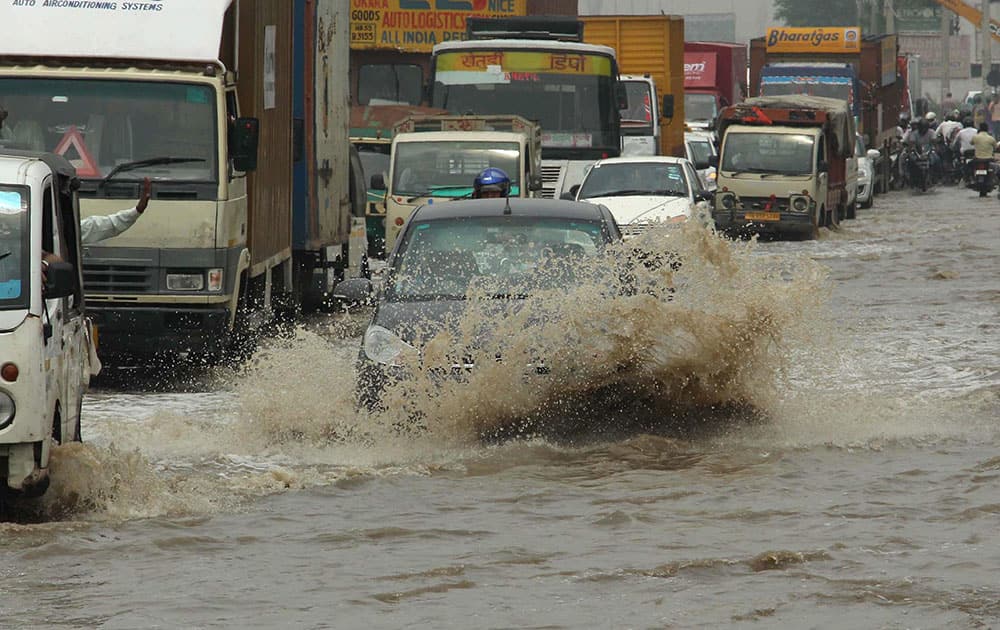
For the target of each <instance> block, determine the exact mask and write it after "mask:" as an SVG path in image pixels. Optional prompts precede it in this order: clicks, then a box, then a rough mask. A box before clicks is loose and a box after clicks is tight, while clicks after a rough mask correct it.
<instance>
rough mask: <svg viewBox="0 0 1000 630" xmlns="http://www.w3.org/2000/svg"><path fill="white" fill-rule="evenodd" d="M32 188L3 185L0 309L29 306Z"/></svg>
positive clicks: (0, 188)
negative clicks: (29, 221) (29, 202)
mask: <svg viewBox="0 0 1000 630" xmlns="http://www.w3.org/2000/svg"><path fill="white" fill-rule="evenodd" d="M28 199H29V190H28V188H26V187H21V186H0V309H2V310H9V309H15V308H27V307H28V291H27V289H28V286H30V284H29V275H28V273H29V265H28V263H29V257H28V252H29V251H30V250H29V240H28V239H29V235H30V231H29V229H28V218H29V216H30V215H29V212H28V210H29V206H28Z"/></svg>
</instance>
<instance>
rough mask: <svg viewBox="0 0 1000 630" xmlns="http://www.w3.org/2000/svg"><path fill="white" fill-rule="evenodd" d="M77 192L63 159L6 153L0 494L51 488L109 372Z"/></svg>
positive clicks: (1, 214)
mask: <svg viewBox="0 0 1000 630" xmlns="http://www.w3.org/2000/svg"><path fill="white" fill-rule="evenodd" d="M78 186H79V181H78V180H77V178H76V171H75V169H74V168H73V166H72V165H70V163H69V162H67V161H66V160H65V159H63V158H61V157H59V156H56V155H52V154H47V153H30V152H18V151H10V150H0V481H2V483H0V497H2V496H3V495H5V494H8V493H11V492H13V493H17V494H21V495H23V496H28V497H34V496H39V495H41V494H43V493H44V492H45V490H46V489H47V488H48V485H49V476H48V474H49V459H50V456H51V453H52V447H53V446H54V445H56V444H59V443H64V442H68V441H78V440H79V439H80V409H81V405H82V402H83V395H84V393H85V392H86V391H87V389H88V386H89V384H90V378H91V376H93V375H96V374H97V373H98V372H99V371H100V362H99V361H98V360H97V356H96V351H95V347H94V342H93V337H94V335H93V331H92V330H91V326H90V322H89V320H88V319H87V313H86V307H85V304H84V299H83V278H82V274H81V247H80V215H79V206H78V202H77V193H76V190H77V187H78ZM43 278H44V281H43Z"/></svg>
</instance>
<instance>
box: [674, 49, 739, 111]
mask: <svg viewBox="0 0 1000 630" xmlns="http://www.w3.org/2000/svg"><path fill="white" fill-rule="evenodd" d="M746 95H747V47H746V46H745V45H744V44H730V43H728V42H684V118H685V119H686V121H687V123H688V126H689V127H695V128H697V127H701V128H708V127H711V126H712V125H713V122H714V121H715V119H716V117H717V116H718V115H719V112H720V111H722V109H723V108H724V107H728V106H730V105H735V104H737V103H739V102H740V101H742V100H743V99H744V98H746Z"/></svg>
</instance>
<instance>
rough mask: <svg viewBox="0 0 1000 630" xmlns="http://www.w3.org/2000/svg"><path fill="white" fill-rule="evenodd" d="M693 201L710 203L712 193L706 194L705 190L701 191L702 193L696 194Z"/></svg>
mask: <svg viewBox="0 0 1000 630" xmlns="http://www.w3.org/2000/svg"><path fill="white" fill-rule="evenodd" d="M694 200H695V201H711V200H712V193H710V192H708V191H707V190H703V191H701V192H700V193H698V194H696V195H695V196H694Z"/></svg>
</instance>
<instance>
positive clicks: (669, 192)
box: [654, 190, 688, 197]
mask: <svg viewBox="0 0 1000 630" xmlns="http://www.w3.org/2000/svg"><path fill="white" fill-rule="evenodd" d="M654 194H657V195H663V196H664V197H687V196H688V194H687V193H686V192H681V191H679V190H657V191H654Z"/></svg>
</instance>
